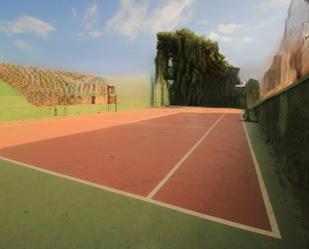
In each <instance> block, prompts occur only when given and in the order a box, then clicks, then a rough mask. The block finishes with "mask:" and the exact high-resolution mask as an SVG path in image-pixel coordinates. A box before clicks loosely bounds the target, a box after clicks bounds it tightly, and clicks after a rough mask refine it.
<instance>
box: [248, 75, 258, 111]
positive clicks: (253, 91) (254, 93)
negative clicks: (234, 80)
mask: <svg viewBox="0 0 309 249" xmlns="http://www.w3.org/2000/svg"><path fill="white" fill-rule="evenodd" d="M246 95H247V106H248V107H249V108H250V107H253V106H254V105H256V104H257V102H258V101H259V99H260V84H259V82H258V81H257V80H254V79H250V80H248V82H247V83H246Z"/></svg>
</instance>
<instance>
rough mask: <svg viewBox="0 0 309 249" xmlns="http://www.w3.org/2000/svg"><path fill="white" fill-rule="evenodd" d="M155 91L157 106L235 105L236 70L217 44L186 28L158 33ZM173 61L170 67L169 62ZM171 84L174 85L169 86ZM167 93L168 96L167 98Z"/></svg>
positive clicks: (238, 81) (237, 99)
mask: <svg viewBox="0 0 309 249" xmlns="http://www.w3.org/2000/svg"><path fill="white" fill-rule="evenodd" d="M157 39H158V41H157V56H156V59H155V63H156V84H157V86H156V88H161V89H160V90H161V95H160V96H159V97H161V99H160V101H159V104H161V105H165V104H169V102H171V103H172V104H176V105H193V106H197V105H199V106H237V107H239V106H240V105H241V103H240V101H239V96H238V95H239V94H240V93H241V91H238V90H237V89H235V85H237V84H239V83H240V80H239V78H238V73H239V69H238V68H235V67H233V66H231V65H229V64H228V62H227V61H226V60H225V57H224V56H223V55H222V54H221V53H220V52H219V47H218V44H217V42H214V41H212V40H210V39H205V38H204V37H203V36H198V35H196V34H195V33H193V32H192V31H190V30H189V29H186V28H183V29H180V30H178V31H176V32H160V33H158V34H157ZM170 60H172V62H173V63H172V64H173V65H172V66H171V65H169V61H170ZM168 81H172V82H173V84H168ZM166 92H168V93H169V95H168V96H164V95H166Z"/></svg>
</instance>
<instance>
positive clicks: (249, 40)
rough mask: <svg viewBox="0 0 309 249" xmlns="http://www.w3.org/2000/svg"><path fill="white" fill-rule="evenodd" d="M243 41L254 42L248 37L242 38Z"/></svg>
mask: <svg viewBox="0 0 309 249" xmlns="http://www.w3.org/2000/svg"><path fill="white" fill-rule="evenodd" d="M241 40H242V41H243V42H253V41H254V40H253V39H252V38H251V37H248V36H245V37H242V38H241Z"/></svg>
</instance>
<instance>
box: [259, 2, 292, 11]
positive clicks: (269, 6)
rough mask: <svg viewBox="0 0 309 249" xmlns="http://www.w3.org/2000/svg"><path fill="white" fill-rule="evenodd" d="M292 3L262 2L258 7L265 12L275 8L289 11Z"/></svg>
mask: <svg viewBox="0 0 309 249" xmlns="http://www.w3.org/2000/svg"><path fill="white" fill-rule="evenodd" d="M290 3H291V0H262V1H261V3H260V4H259V5H258V8H260V9H263V10H269V9H273V8H285V9H287V8H288V7H289V5H290Z"/></svg>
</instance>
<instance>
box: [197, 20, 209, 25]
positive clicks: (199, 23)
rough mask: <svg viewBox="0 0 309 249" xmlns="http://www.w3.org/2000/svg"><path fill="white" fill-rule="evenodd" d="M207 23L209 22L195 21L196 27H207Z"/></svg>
mask: <svg viewBox="0 0 309 249" xmlns="http://www.w3.org/2000/svg"><path fill="white" fill-rule="evenodd" d="M208 23H209V22H208V21H206V20H203V21H197V22H196V24H197V25H200V26H207V25H208Z"/></svg>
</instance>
